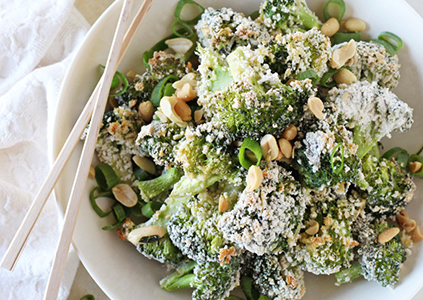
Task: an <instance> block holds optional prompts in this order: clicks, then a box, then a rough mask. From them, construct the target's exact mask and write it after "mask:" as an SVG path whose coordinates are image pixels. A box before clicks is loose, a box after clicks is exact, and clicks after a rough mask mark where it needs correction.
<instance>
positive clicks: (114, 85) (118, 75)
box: [100, 65, 129, 97]
mask: <svg viewBox="0 0 423 300" xmlns="http://www.w3.org/2000/svg"><path fill="white" fill-rule="evenodd" d="M100 67H102V68H103V69H105V68H106V67H105V66H103V65H100ZM121 82H123V89H122V90H121V91H120V92H119V93H117V94H114V95H109V97H116V96H119V95H122V94H123V93H125V92H126V91H127V90H128V87H129V82H128V79H126V77H125V76H124V75H123V74H122V73H121V72H119V71H116V73H115V75H113V80H112V84H111V86H110V90H113V89H115V88H117V87H118V86H119V84H120V83H121Z"/></svg>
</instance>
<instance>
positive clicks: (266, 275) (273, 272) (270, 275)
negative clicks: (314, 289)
mask: <svg viewBox="0 0 423 300" xmlns="http://www.w3.org/2000/svg"><path fill="white" fill-rule="evenodd" d="M248 261H249V267H250V268H251V270H250V272H251V274H250V276H251V278H252V279H253V282H252V283H253V287H254V289H255V290H256V291H258V292H259V293H261V294H262V295H265V296H267V297H269V299H272V300H283V299H292V300H294V299H301V298H302V297H303V296H304V294H305V289H306V288H305V283H304V273H303V271H302V270H301V269H300V268H299V267H293V266H291V265H290V263H289V262H288V261H287V259H286V258H285V256H284V255H273V254H264V255H262V256H259V255H253V256H252V257H251V258H249V260H248Z"/></svg>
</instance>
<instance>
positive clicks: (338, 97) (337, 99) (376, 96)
mask: <svg viewBox="0 0 423 300" xmlns="http://www.w3.org/2000/svg"><path fill="white" fill-rule="evenodd" d="M327 100H328V102H329V103H330V105H331V106H332V109H333V116H335V118H338V120H337V121H338V122H343V123H345V124H346V126H347V127H348V128H351V129H352V130H353V141H354V144H356V145H357V146H358V150H357V156H358V157H360V158H363V157H364V156H365V155H366V153H368V152H369V151H370V150H371V149H372V148H373V147H374V146H375V145H376V144H377V143H378V142H379V141H380V140H381V139H382V138H383V137H385V136H386V137H390V136H391V135H390V134H391V132H392V131H400V132H404V131H408V130H409V129H410V128H411V125H412V124H413V118H412V112H413V110H412V109H411V108H410V107H409V106H408V105H407V104H406V103H405V102H403V101H401V100H400V99H398V97H397V96H396V95H395V94H394V93H392V92H390V91H389V90H388V89H386V88H383V87H380V86H379V85H378V84H377V82H372V83H369V82H367V81H359V82H355V83H353V84H350V85H345V84H341V85H340V86H339V87H335V88H332V89H331V90H330V91H329V94H328V99H327Z"/></svg>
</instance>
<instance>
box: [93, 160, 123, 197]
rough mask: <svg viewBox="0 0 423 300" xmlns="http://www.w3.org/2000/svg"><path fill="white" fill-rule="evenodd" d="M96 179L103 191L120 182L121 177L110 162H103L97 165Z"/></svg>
mask: <svg viewBox="0 0 423 300" xmlns="http://www.w3.org/2000/svg"><path fill="white" fill-rule="evenodd" d="M95 180H96V181H97V184H98V186H99V187H100V188H101V189H102V190H103V191H110V190H111V189H112V187H114V186H115V185H117V184H118V183H119V178H118V177H117V175H116V173H115V171H113V168H112V167H111V166H109V165H108V164H101V165H97V166H96V167H95Z"/></svg>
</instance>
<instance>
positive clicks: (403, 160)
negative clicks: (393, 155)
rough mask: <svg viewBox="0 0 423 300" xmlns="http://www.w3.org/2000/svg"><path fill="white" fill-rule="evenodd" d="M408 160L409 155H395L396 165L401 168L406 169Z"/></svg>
mask: <svg viewBox="0 0 423 300" xmlns="http://www.w3.org/2000/svg"><path fill="white" fill-rule="evenodd" d="M409 158H410V155H409V154H408V153H399V154H398V155H397V159H396V160H397V163H398V164H399V165H400V166H401V168H403V169H406V168H407V162H408V159H409Z"/></svg>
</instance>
